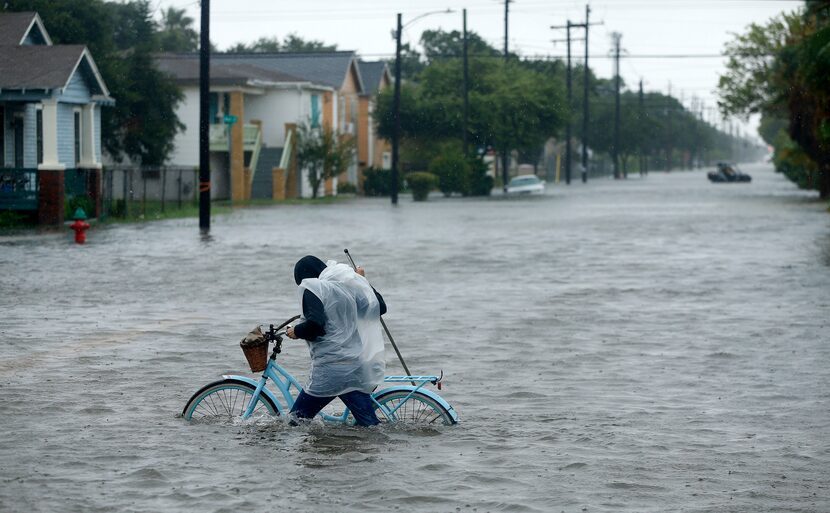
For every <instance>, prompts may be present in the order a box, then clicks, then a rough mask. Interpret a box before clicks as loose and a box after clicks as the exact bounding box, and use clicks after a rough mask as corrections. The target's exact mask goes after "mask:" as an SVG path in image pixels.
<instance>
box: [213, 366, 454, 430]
mask: <svg viewBox="0 0 830 513" xmlns="http://www.w3.org/2000/svg"><path fill="white" fill-rule="evenodd" d="M222 377H223V378H225V379H234V380H239V381H244V382H247V383H249V384H251V385H254V386H255V387H256V390H255V391H254V394H253V396H251V401H250V402H249V403H248V406H247V408H246V409H245V413H244V414H243V415H242V418H243V419H247V418H250V416H251V415H252V414H253V412H254V409H255V408H256V403H257V401H259V398H260V395H262V394H265V395H266V396H267V397H268V398H269V399H270V400H271V401H272V402H273V403H274V405H276V407H277V411H278V412H279V414H280V415H285V414H286V413H288V412H289V411H291V408H292V407H293V406H294V401H295V399H296V396H297V395H298V394H299V393H300V391H301V390H302V389H303V388H302V386H301V385H300V383H299V381H297V379H296V378H295V377H294V376H292V375H291V373H290V372H288V370H286V369H285V368H284V367H282V366H281V365H280V364H278V363H277V362H276V361H275V360H274V359H270V358H269V360H268V365H267V366H266V367H265V371H263V373H262V376H261V377H260V378H259V381H255V380H254V379H251V378H249V377H247V376H240V375H228V374H226V375H223V376H222ZM441 378H442V376H386V377H385V378H384V382H386V383H406V382H414V383H416V386H411V385H404V386H395V387H388V388H383V389H381V390H377V391H375V393H373V394H372V401H373V402H374V403H375V404H376V405H377V407H378V409H379V410H380V411H381V412H382V413H383V415H384V416H385V417H386V419H387V420H388V421H390V422H394V421H395V420H396V417H395V412H396V411H397V410H398V409H399V408H400V407H401V406H403V405H404V404H405V403H406V402H407V401H408V400H409V398H410V397H412V396H413V395H414V394H415V392H419V391H420V392H421V393H423V394H426V395H428V396H429V397H430V398H432V399H434V400H435V401H437V402H438V403H439V404H441V405H442V406H444V407H445V408H446V409H447V410H448V411H449V412H450V413H451V414H452V415H453V417H456V413H455V410H454V409H453V408H452V406H450V405H449V403H447V402H446V401H445V400H444V399H443V398H442V397H441V396H439V395H438V394H436V393H434V392H432V391H431V390H428V389H425V388H423V387H424V386H425V385H426V384H427V383H433V384H438V383H440V381H441ZM269 379H270V380H271V382H272V383H273V384H274V386H275V387H276V388H277V389H278V390H279V392H280V395H282V401H280V400H279V399H277V396H276V395H275V394H274V393H273V392H272V391H271V390H270V389H269V388H268V387H266V384H267V383H268V380H269ZM292 387H293V388H294V390H295V391H296V392H295V393H294V394H292V393H291V392H292V391H291V388H292ZM390 391H407V392H409V394H408V395H407V396H406V397H404V399H403V400H401V401H400V402H399V403H398V405H397V406H396V407H395V408H393V409H389V408H387V407H385V406H384V405H382V404H380V403H378V402H377V400H376V399H375V396H376V395H377V394H379V393H385V392H390ZM319 416H320V417H321V418H322V419H323V420H324V421H326V422H333V423H345V422H346V421H347V419H348V418H349V409H348V408H345V410H344V411H343V413H342V415H340V416H334V415H329V414H327V413H325V412H320V413H319Z"/></svg>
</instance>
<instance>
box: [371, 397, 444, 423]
mask: <svg viewBox="0 0 830 513" xmlns="http://www.w3.org/2000/svg"><path fill="white" fill-rule="evenodd" d="M409 394H410V392H409V391H408V390H393V391H390V392H384V391H382V390H381V391H380V392H379V393H378V394H377V395H376V396H375V400H376V401H377V402H378V403H379V404H380V405H382V406H383V407H384V408H386V410H387V411H392V410H395V408H397V410H395V412H394V413H393V414H392V419H391V421H392V422H394V423H397V424H407V425H416V426H417V425H424V426H430V425H433V426H434V425H437V424H444V425H450V424H455V419H453V416H452V415H451V414H450V412H449V411H447V409H446V408H444V406H443V405H441V404H440V403H439V402H438V401H436V400H435V399H433V398H432V397H430V396H428V395H427V394H424V393H422V392H415V393H414V394H412V395H411V396H410V395H409ZM407 397H409V399H407ZM375 414H376V415H377V417H378V419H379V420H380V421H381V422H382V423H384V422H390V419H388V418H387V417H386V415H384V413H383V411H381V409H380V408H376V410H375Z"/></svg>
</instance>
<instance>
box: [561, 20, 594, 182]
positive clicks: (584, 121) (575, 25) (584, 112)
mask: <svg viewBox="0 0 830 513" xmlns="http://www.w3.org/2000/svg"><path fill="white" fill-rule="evenodd" d="M590 13H591V8H590V6H587V5H586V6H585V23H573V22H571V21H570V20H568V23H567V24H565V25H554V26H552V27H551V28H552V29H566V30H567V42H568V109H570V108H571V106H572V96H571V95H572V85H571V41H585V83H584V86H585V87H584V92H583V98H582V183H585V182H587V181H588V76H589V75H588V74H589V70H588V30H589V27H590V26H591V25H602V24H603V23H602V22H599V23H590V21H589V19H588V17H589V16H590ZM572 28H584V29H585V37H584V38H571V29H572ZM558 41H561V40H554V42H558ZM566 137H567V138H568V143H567V146H566V150H565V167H566V170H565V181H566V183H570V177H571V158H570V154H571V153H570V152H571V122H570V119H569V120H568V124H567V126H566Z"/></svg>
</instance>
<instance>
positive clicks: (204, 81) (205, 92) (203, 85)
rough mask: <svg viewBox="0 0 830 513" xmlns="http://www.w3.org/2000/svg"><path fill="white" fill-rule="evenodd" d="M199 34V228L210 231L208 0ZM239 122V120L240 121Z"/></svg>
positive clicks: (204, 1) (203, 6) (203, 8)
mask: <svg viewBox="0 0 830 513" xmlns="http://www.w3.org/2000/svg"><path fill="white" fill-rule="evenodd" d="M201 14H202V19H201V25H202V26H201V34H200V36H199V45H200V47H199V230H201V232H202V233H203V234H206V233H208V232H209V231H210V139H209V137H210V125H209V123H210V119H208V116H210V0H202V13H201ZM240 122H241V121H240Z"/></svg>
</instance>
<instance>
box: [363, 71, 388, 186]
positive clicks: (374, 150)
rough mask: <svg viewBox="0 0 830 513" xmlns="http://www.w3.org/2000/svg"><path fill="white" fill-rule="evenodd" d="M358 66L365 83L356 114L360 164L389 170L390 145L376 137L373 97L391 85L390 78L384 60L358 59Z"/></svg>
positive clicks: (364, 166) (365, 166)
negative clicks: (358, 111)
mask: <svg viewBox="0 0 830 513" xmlns="http://www.w3.org/2000/svg"><path fill="white" fill-rule="evenodd" d="M359 66H360V75H361V77H362V78H363V85H364V89H363V93H362V94H361V95H360V113H359V115H358V120H359V121H358V135H359V137H358V142H359V148H358V154H359V160H360V165H361V166H362V168H367V167H374V168H379V169H389V168H391V167H392V146H391V144H390V142H389V141H387V140H384V139H381V138H379V137H378V136H377V129H376V128H375V119H374V105H373V104H372V100H373V97H374V96H375V95H376V94H377V93H378V91H381V90H383V89H385V88H387V87H389V86H390V85H392V77H391V75H390V73H389V67H388V66H387V65H386V63H385V62H383V61H374V62H368V61H360V62H359ZM361 185H362V184H361Z"/></svg>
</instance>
